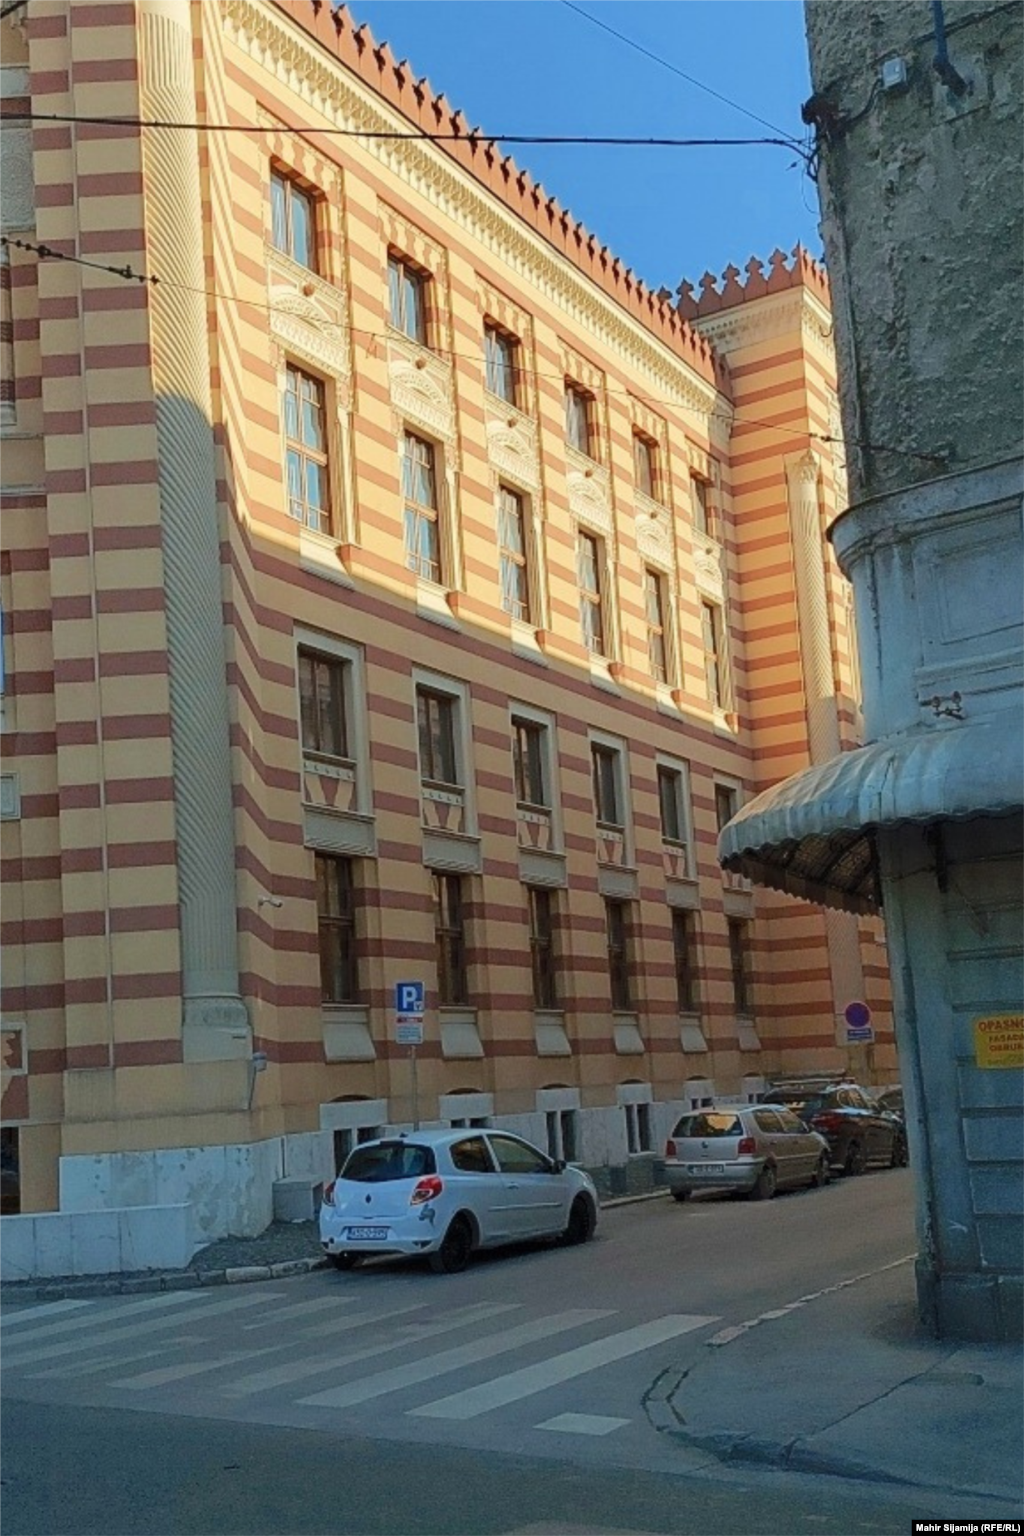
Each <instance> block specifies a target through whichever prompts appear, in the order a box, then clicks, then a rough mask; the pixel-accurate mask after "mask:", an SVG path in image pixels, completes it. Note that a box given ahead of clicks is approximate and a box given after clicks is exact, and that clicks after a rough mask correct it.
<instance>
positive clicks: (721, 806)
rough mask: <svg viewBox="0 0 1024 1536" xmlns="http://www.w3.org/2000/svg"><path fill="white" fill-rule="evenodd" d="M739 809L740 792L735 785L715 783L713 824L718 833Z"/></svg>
mask: <svg viewBox="0 0 1024 1536" xmlns="http://www.w3.org/2000/svg"><path fill="white" fill-rule="evenodd" d="M739 808H740V792H739V790H738V789H737V787H736V785H735V784H723V783H721V782H719V781H718V780H716V781H715V822H716V824H717V826H718V830H719V832H721V830H722V828H723V827H724V826H726V824H727V823H728V822H730V821H732V819H733V817H734V816H735V815H736V813H737V811H738V810H739Z"/></svg>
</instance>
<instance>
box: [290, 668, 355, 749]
mask: <svg viewBox="0 0 1024 1536" xmlns="http://www.w3.org/2000/svg"><path fill="white" fill-rule="evenodd" d="M350 671H351V663H350V662H349V661H348V660H347V659H345V658H343V657H340V656H336V655H327V654H324V653H321V652H318V651H314V650H310V649H309V648H307V647H306V646H303V645H300V646H299V653H298V673H299V720H300V726H301V734H302V750H303V752H312V753H316V754H317V755H318V756H322V757H338V758H344V759H348V758H350V757H351V755H352V754H351V752H350V750H349V722H348V716H349V694H350V689H351V681H350V676H349V674H350Z"/></svg>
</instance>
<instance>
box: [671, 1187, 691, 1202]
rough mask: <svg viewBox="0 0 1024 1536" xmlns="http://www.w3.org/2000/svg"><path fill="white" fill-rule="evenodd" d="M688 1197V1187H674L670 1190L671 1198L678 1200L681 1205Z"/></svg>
mask: <svg viewBox="0 0 1024 1536" xmlns="http://www.w3.org/2000/svg"><path fill="white" fill-rule="evenodd" d="M689 1198H690V1191H689V1190H688V1189H674V1190H673V1191H672V1199H673V1200H678V1201H679V1203H680V1205H682V1203H683V1201H684V1200H689Z"/></svg>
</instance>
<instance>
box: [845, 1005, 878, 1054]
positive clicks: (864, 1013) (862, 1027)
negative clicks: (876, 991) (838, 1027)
mask: <svg viewBox="0 0 1024 1536" xmlns="http://www.w3.org/2000/svg"><path fill="white" fill-rule="evenodd" d="M843 1017H844V1019H845V1020H846V1043H847V1045H870V1044H871V1042H872V1041H873V1040H874V1038H875V1031H874V1028H873V1026H872V1023H871V1009H870V1008H869V1007H868V1005H867V1003H859V1002H858V1003H847V1005H846V1008H845V1010H844V1012H843Z"/></svg>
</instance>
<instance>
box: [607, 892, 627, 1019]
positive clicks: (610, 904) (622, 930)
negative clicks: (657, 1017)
mask: <svg viewBox="0 0 1024 1536" xmlns="http://www.w3.org/2000/svg"><path fill="white" fill-rule="evenodd" d="M604 914H605V923H606V925H607V934H608V980H609V982H610V985H611V998H612V1007H613V1008H616V1009H619V1010H620V1011H627V1010H629V1009H631V1008H632V1006H633V1001H632V989H631V987H630V979H629V913H628V904H627V903H626V902H624V901H610V900H608V899H607V898H606V899H605V904H604Z"/></svg>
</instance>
